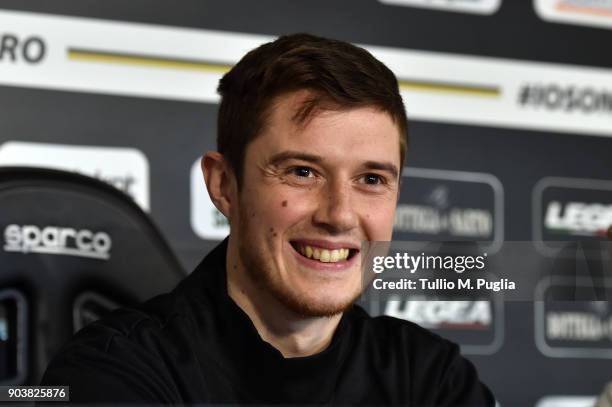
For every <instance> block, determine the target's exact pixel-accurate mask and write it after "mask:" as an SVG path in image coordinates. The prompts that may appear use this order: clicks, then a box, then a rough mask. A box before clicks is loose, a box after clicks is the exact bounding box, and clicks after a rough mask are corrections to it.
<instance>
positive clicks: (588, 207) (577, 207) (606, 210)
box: [544, 201, 612, 237]
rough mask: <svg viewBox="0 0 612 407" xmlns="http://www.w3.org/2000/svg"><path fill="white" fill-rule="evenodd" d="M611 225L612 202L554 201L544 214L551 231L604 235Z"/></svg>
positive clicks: (569, 233) (547, 226) (548, 229)
mask: <svg viewBox="0 0 612 407" xmlns="http://www.w3.org/2000/svg"><path fill="white" fill-rule="evenodd" d="M610 225H612V204H603V203H586V202H571V201H570V202H565V203H562V202H559V201H552V202H549V203H548V206H547V208H546V213H545V216H544V227H545V228H546V231H547V232H549V233H558V234H565V235H573V236H601V237H604V236H605V235H606V231H607V229H608V227H609V226H610Z"/></svg>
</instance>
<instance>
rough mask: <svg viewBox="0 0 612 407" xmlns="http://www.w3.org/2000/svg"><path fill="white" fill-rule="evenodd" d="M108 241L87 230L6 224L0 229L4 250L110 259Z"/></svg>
mask: <svg viewBox="0 0 612 407" xmlns="http://www.w3.org/2000/svg"><path fill="white" fill-rule="evenodd" d="M111 247H112V240H111V237H110V236H109V234H108V233H106V232H101V231H98V232H94V231H91V230H88V229H74V228H70V227H59V226H44V227H39V226H36V225H16V224H11V225H8V226H7V227H6V228H5V229H4V250H5V251H7V252H21V253H46V254H58V255H67V256H77V257H87V258H93V259H100V260H108V259H110V250H111Z"/></svg>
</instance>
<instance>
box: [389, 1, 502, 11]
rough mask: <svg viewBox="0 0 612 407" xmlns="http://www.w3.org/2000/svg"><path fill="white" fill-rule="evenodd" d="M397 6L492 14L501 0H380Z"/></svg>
mask: <svg viewBox="0 0 612 407" xmlns="http://www.w3.org/2000/svg"><path fill="white" fill-rule="evenodd" d="M380 2H381V3H387V4H393V5H397V6H409V7H423V8H431V9H438V10H448V11H457V12H463V13H474V14H493V13H495V12H496V11H497V10H498V9H499V6H500V5H501V0H380Z"/></svg>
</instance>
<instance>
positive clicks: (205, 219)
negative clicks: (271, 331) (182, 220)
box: [191, 158, 229, 240]
mask: <svg viewBox="0 0 612 407" xmlns="http://www.w3.org/2000/svg"><path fill="white" fill-rule="evenodd" d="M191 227H192V229H193V231H194V232H195V234H196V235H198V236H199V237H201V238H202V239H210V240H221V239H224V238H225V237H226V236H227V235H229V222H228V221H227V218H226V217H225V216H223V214H222V213H221V212H219V210H218V209H217V208H216V207H215V205H214V204H213V203H212V201H211V200H210V196H209V195H208V191H207V190H206V184H205V183H204V176H203V175H202V170H201V169H200V159H199V158H198V159H197V160H196V161H195V163H193V165H192V166H191Z"/></svg>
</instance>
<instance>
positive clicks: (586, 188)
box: [532, 177, 612, 256]
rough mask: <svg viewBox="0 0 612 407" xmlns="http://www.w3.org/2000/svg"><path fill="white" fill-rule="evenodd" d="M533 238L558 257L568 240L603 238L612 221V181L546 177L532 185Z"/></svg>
mask: <svg viewBox="0 0 612 407" xmlns="http://www.w3.org/2000/svg"><path fill="white" fill-rule="evenodd" d="M532 205H533V241H534V243H535V245H536V247H537V248H538V249H539V250H540V251H541V252H542V253H543V254H545V255H549V256H556V255H558V254H559V253H558V249H559V248H561V247H563V246H564V244H563V242H567V241H576V240H580V241H602V240H605V235H606V231H607V229H608V227H609V226H610V225H611V224H612V181H608V180H597V179H582V178H560V177H545V178H542V179H541V180H540V181H538V182H537V184H536V185H535V186H534V188H533V197H532Z"/></svg>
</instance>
